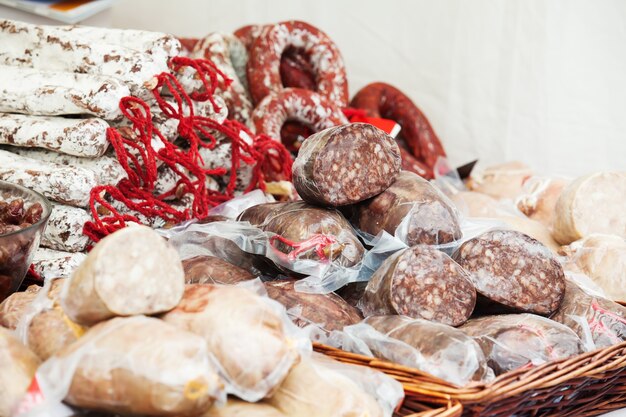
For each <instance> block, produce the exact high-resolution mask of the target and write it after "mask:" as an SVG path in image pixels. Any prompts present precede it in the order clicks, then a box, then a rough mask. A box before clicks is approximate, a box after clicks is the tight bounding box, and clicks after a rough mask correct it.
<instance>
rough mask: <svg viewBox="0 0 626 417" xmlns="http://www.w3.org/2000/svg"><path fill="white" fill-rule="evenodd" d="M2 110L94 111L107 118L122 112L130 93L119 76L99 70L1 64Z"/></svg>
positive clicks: (53, 113) (37, 113)
mask: <svg viewBox="0 0 626 417" xmlns="http://www.w3.org/2000/svg"><path fill="white" fill-rule="evenodd" d="M0 79H2V80H3V82H2V87H1V88H0V112H3V113H25V114H31V115H35V116H58V115H66V114H90V115H93V116H97V117H101V118H103V119H105V120H115V119H118V118H120V117H121V116H122V112H121V110H120V106H119V103H120V100H121V99H122V98H123V97H126V96H129V95H130V91H129V90H128V87H126V86H125V85H124V84H122V83H121V82H120V81H119V80H117V79H115V78H111V77H106V76H103V75H96V74H73V73H71V72H60V71H44V70H37V69H33V68H20V67H13V66H7V65H0Z"/></svg>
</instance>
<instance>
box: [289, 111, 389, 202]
mask: <svg viewBox="0 0 626 417" xmlns="http://www.w3.org/2000/svg"><path fill="white" fill-rule="evenodd" d="M400 165H401V160H400V150H399V149H398V145H397V144H396V142H395V141H394V140H393V138H392V137H391V136H389V135H387V134H386V133H385V132H383V131H382V130H380V129H378V128H376V127H374V126H372V125H369V124H365V123H352V124H348V125H343V126H337V127H332V128H330V129H326V130H322V131H321V132H318V133H316V134H314V135H312V136H310V137H309V138H308V139H307V140H305V141H304V143H303V145H302V147H301V148H300V152H299V153H298V157H297V158H296V160H295V162H294V164H293V184H294V186H295V187H296V190H297V191H298V194H300V196H301V197H302V199H303V200H305V201H308V202H310V203H313V204H320V205H328V206H343V205H347V204H354V203H359V202H361V201H363V200H366V199H368V198H370V197H374V196H375V195H378V194H380V193H382V192H383V191H385V190H386V189H387V188H388V187H389V186H390V185H391V184H393V182H394V181H395V180H396V177H397V176H398V174H399V173H400Z"/></svg>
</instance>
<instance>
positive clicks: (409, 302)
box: [359, 245, 476, 326]
mask: <svg viewBox="0 0 626 417" xmlns="http://www.w3.org/2000/svg"><path fill="white" fill-rule="evenodd" d="M475 304H476V290H475V289H474V286H473V285H472V283H471V282H470V280H469V277H468V275H467V273H466V272H465V271H464V270H463V268H461V267H460V266H459V265H458V264H457V263H456V262H454V261H453V260H452V259H451V258H450V257H449V256H448V255H446V254H445V253H443V252H441V251H439V250H437V249H434V248H431V247H429V246H425V245H417V246H413V247H411V248H408V249H404V250H401V251H398V252H397V253H396V254H394V255H392V256H390V257H389V258H387V259H386V260H385V261H384V262H383V263H382V264H381V266H380V268H378V270H377V271H376V272H375V273H374V275H372V278H371V279H370V281H369V283H368V285H367V287H366V289H365V293H364V294H363V298H362V299H361V301H360V303H359V306H360V307H361V311H363V314H364V315H365V317H368V316H380V315H389V314H401V315H405V316H409V317H412V318H421V319H425V320H430V321H435V322H439V323H443V324H448V325H451V326H458V325H460V324H462V323H464V322H465V321H466V320H467V319H468V318H469V316H470V315H471V314H472V311H474V305H475Z"/></svg>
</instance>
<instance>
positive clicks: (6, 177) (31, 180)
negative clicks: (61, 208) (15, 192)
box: [0, 150, 98, 207]
mask: <svg viewBox="0 0 626 417" xmlns="http://www.w3.org/2000/svg"><path fill="white" fill-rule="evenodd" d="M0 180H2V181H7V182H12V183H15V184H18V185H21V186H24V187H26V188H30V189H32V190H35V191H37V192H39V193H41V194H43V195H44V196H46V197H47V198H49V199H50V200H52V201H56V202H58V203H63V204H68V205H71V206H77V207H87V205H88V204H89V193H90V192H91V189H92V188H94V187H95V186H96V185H98V181H97V179H96V175H95V174H94V173H93V171H90V170H88V169H85V168H81V167H73V166H63V165H59V164H55V163H53V162H44V161H37V160H35V159H30V158H25V157H23V156H19V155H17V154H14V153H12V152H7V151H3V150H0Z"/></svg>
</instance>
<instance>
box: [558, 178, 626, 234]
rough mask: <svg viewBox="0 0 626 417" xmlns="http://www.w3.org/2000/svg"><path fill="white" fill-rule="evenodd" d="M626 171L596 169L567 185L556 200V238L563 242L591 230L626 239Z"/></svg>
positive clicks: (590, 232)
mask: <svg viewBox="0 0 626 417" xmlns="http://www.w3.org/2000/svg"><path fill="white" fill-rule="evenodd" d="M625 195H626V172H596V173H594V174H591V175H587V176H585V177H581V178H578V179H577V180H576V181H574V182H573V183H571V184H570V185H568V186H567V187H566V188H565V189H564V190H563V192H562V193H561V195H560V197H559V199H558V201H557V203H556V216H555V223H554V238H555V239H556V241H557V242H559V243H560V244H562V245H567V244H569V243H571V242H573V241H575V240H578V239H581V238H583V237H586V236H588V235H590V234H592V233H606V234H612V235H617V236H621V237H623V238H626V216H624V196H625Z"/></svg>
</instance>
